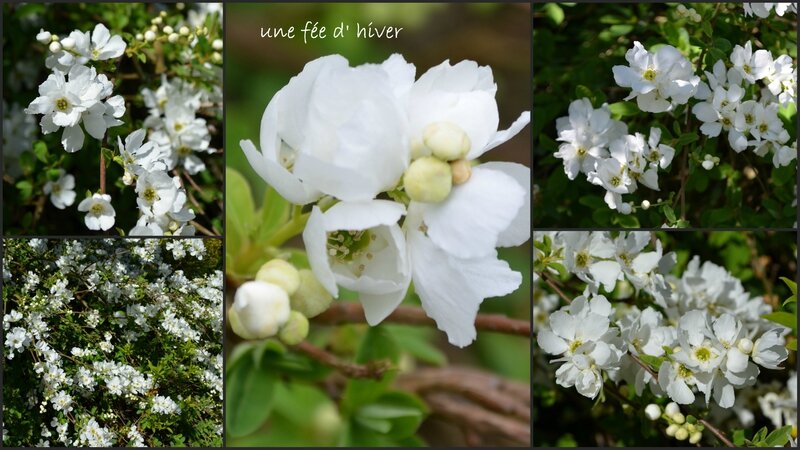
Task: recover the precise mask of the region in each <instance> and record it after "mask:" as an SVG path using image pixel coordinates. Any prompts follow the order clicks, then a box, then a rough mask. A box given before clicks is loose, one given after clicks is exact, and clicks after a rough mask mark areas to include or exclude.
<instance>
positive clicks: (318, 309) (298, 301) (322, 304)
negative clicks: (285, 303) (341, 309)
mask: <svg viewBox="0 0 800 450" xmlns="http://www.w3.org/2000/svg"><path fill="white" fill-rule="evenodd" d="M298 272H299V275H300V286H299V287H298V288H297V291H296V292H295V293H294V295H292V296H291V298H290V299H289V301H290V302H291V304H292V309H293V310H295V311H299V312H300V313H302V314H303V315H304V316H306V317H315V316H317V315H319V314H321V313H322V312H323V311H325V310H326V309H328V306H330V304H331V302H332V301H333V297H332V296H331V294H330V293H329V292H328V291H327V290H326V289H325V287H324V286H322V283H320V282H319V280H317V277H315V276H314V273H313V272H311V271H310V270H308V269H300V270H299V271H298Z"/></svg>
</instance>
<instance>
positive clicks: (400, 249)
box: [303, 200, 411, 325]
mask: <svg viewBox="0 0 800 450" xmlns="http://www.w3.org/2000/svg"><path fill="white" fill-rule="evenodd" d="M404 213H405V208H403V206H402V205H400V204H399V203H394V202H390V201H386V200H372V201H368V202H354V203H346V202H342V203H337V204H336V205H334V206H332V207H331V208H330V209H328V210H327V211H325V212H324V213H323V212H322V211H321V210H320V209H319V207H317V206H315V207H314V208H313V210H312V212H311V217H309V219H308V223H307V224H306V229H305V231H303V242H304V243H305V247H306V251H307V252H308V260H309V264H310V265H311V270H312V271H313V272H314V275H315V276H316V278H317V279H318V280H319V282H320V283H321V284H322V286H324V287H325V289H326V290H327V291H328V292H329V293H330V294H331V295H332V296H334V297H338V294H339V290H338V287H337V285H339V286H342V287H345V288H347V289H349V290H352V291H355V292H358V293H359V300H360V301H361V304H362V305H363V306H364V313H365V315H366V318H367V322H368V323H369V324H370V325H376V324H378V323H380V322H381V321H382V320H383V319H384V318H385V317H386V316H388V315H389V314H390V313H391V312H392V311H394V309H395V308H396V307H397V305H399V304H400V302H401V301H402V300H403V298H404V297H405V294H406V290H407V289H408V285H409V281H410V277H411V268H410V267H409V260H408V253H407V250H406V243H405V239H404V237H403V233H402V231H401V230H400V227H399V226H398V225H397V222H398V220H399V219H400V217H401V216H402V215H403V214H404Z"/></svg>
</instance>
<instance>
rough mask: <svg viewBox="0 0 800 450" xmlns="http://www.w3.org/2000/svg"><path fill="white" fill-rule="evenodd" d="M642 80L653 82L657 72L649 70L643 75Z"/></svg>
mask: <svg viewBox="0 0 800 450" xmlns="http://www.w3.org/2000/svg"><path fill="white" fill-rule="evenodd" d="M642 78H644V79H645V80H647V81H653V80H655V79H656V71H655V70H653V69H652V68H650V69H647V70H645V71H644V73H643V74H642Z"/></svg>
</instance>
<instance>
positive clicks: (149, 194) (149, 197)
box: [142, 186, 158, 203]
mask: <svg viewBox="0 0 800 450" xmlns="http://www.w3.org/2000/svg"><path fill="white" fill-rule="evenodd" d="M142 198H144V199H145V200H146V201H147V202H148V203H153V202H154V201H156V200H158V194H157V193H156V190H155V189H153V187H152V186H149V187H148V188H147V189H145V190H144V193H143V194H142Z"/></svg>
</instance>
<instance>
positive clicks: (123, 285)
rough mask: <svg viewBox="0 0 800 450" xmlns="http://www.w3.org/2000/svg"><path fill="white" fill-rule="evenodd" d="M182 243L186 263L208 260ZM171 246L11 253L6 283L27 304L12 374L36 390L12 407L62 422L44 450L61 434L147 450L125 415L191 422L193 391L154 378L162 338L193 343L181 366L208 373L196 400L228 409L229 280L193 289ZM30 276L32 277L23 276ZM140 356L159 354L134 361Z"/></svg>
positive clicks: (22, 246) (14, 339)
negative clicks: (187, 412) (126, 408)
mask: <svg viewBox="0 0 800 450" xmlns="http://www.w3.org/2000/svg"><path fill="white" fill-rule="evenodd" d="M178 241H180V242H181V244H180V247H181V249H182V251H183V256H182V258H185V259H188V258H190V257H194V258H195V259H202V258H203V257H204V256H207V255H206V251H205V246H204V245H203V243H202V242H201V240H199V239H192V241H197V242H194V243H191V242H188V241H190V240H189V239H181V240H178ZM176 242H177V241H176ZM167 244H168V243H167V242H165V241H159V240H142V241H120V240H110V239H109V240H101V241H92V242H90V243H86V242H84V243H81V242H80V241H46V240H41V239H38V240H31V241H26V242H23V241H9V242H8V243H7V245H6V251H5V253H4V266H5V267H11V268H12V269H11V271H9V272H6V273H5V276H4V290H6V291H8V292H15V291H17V292H19V294H10V297H9V298H8V299H7V300H6V308H7V309H6V311H7V313H6V314H5V315H4V316H3V330H4V336H5V337H4V340H5V347H6V348H5V352H4V356H5V359H6V366H11V365H16V366H15V370H19V371H22V372H19V373H26V374H28V375H29V377H30V378H28V379H26V380H24V383H22V384H20V383H17V387H18V388H19V392H20V393H21V395H22V396H23V397H22V398H13V397H9V396H6V398H5V401H6V404H5V407H6V408H8V407H9V405H14V406H15V407H17V408H19V407H21V406H23V405H24V408H26V409H27V408H38V410H39V412H40V413H41V414H42V417H52V419H53V421H52V423H51V424H50V428H48V427H47V426H46V425H45V424H44V423H43V424H42V429H43V431H42V438H43V439H42V442H41V444H44V443H45V442H47V444H48V445H49V443H50V442H49V441H50V440H51V439H48V438H50V437H51V436H52V435H54V434H56V435H58V442H61V443H63V444H66V445H90V446H113V445H121V444H124V445H133V446H143V445H144V444H145V441H146V440H148V439H149V438H148V437H147V436H142V434H141V433H140V432H139V430H137V429H136V428H135V426H134V424H135V423H136V419H137V417H129V416H124V419H125V420H131V421H130V422H127V423H125V420H122V421H120V420H119V419H120V418H123V416H121V415H119V408H120V405H121V404H123V403H125V404H128V405H130V406H131V411H139V414H142V413H145V410H151V411H152V412H153V413H157V414H163V415H180V414H181V413H182V410H183V409H185V405H183V404H182V403H181V402H182V398H183V397H181V392H183V389H184V388H185V387H184V386H172V385H170V382H169V376H167V377H166V378H164V377H163V376H162V377H159V376H158V375H155V376H154V374H153V373H151V371H153V367H154V366H155V365H156V364H157V363H158V360H157V359H154V358H153V354H155V353H154V352H153V351H152V350H153V349H152V348H151V347H150V342H151V340H152V339H153V336H159V338H158V340H157V341H159V342H161V341H163V340H164V339H167V340H168V341H170V342H172V343H173V344H166V345H172V346H173V348H179V346H180V345H181V343H183V342H186V341H191V343H192V345H191V346H187V347H184V350H181V351H183V352H187V351H188V353H186V354H183V355H182V354H180V352H178V353H176V355H178V357H179V358H180V361H182V362H181V364H185V365H187V366H188V365H192V366H194V367H196V368H197V370H195V371H193V372H192V373H193V375H191V376H192V379H193V383H192V384H193V386H196V387H195V388H194V389H195V391H194V392H193V393H192V395H193V396H198V397H200V396H211V398H213V399H215V400H220V401H221V399H222V393H223V385H222V345H221V336H222V305H223V293H222V280H223V277H222V272H221V271H220V270H216V271H213V272H211V273H209V274H207V275H205V276H202V277H196V278H189V277H187V276H186V275H185V274H184V272H183V271H182V270H175V267H174V266H173V265H171V264H169V263H167V261H170V260H172V259H178V258H172V257H171V256H170V252H171V250H170V249H168V248H167ZM173 247H175V245H173ZM189 255H195V256H189ZM23 263H24V264H23ZM21 264H22V265H24V266H25V267H26V270H25V271H24V272H23V271H20V270H19V269H14V268H15V267H20V265H21ZM108 280H114V283H110V282H109V281H108ZM23 293H24V295H23ZM78 293H80V294H78ZM76 297H80V301H77V300H76ZM9 302H10V303H9ZM65 318H69V319H68V322H64V321H65ZM67 329H68V330H70V331H69V332H68V334H66V335H65V330H67ZM75 330H80V331H79V332H76V331H75ZM164 331H166V333H165V332H164ZM137 343H138V344H137ZM137 345H138V346H142V345H144V346H145V348H146V349H147V352H146V353H145V354H140V353H137V351H136V350H133V351H132V349H136V348H137ZM159 345H160V344H159ZM12 381H13V380H6V383H10V382H12ZM18 381H19V382H21V381H22V380H18ZM175 389H177V391H173V390H175ZM175 399H177V400H175ZM143 402H144V403H145V405H149V406H141V404H142V403H143ZM90 408H97V409H98V410H97V411H95V412H92V411H91V409H90ZM216 408H217V409H216V410H207V411H204V412H203V414H204V415H207V416H212V415H217V416H219V414H221V404H220V403H217V404H216ZM126 414H128V413H126ZM68 416H69V418H70V420H69V421H67V422H63V423H62V422H61V420H62V419H65V418H67V417H68ZM5 417H6V421H7V423H6V424H5V425H12V426H10V428H11V429H12V430H13V429H14V427H13V424H10V423H8V421H9V420H10V419H9V416H8V415H6V416H5ZM112 419H113V420H112ZM48 420H49V419H48ZM126 436H127V438H126ZM17 438H19V437H17ZM12 439H13V438H12ZM12 442H16V441H13V440H12ZM18 443H19V444H24V442H18ZM34 443H35V440H34V441H33V442H30V443H29V444H34Z"/></svg>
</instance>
